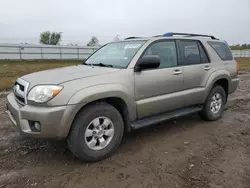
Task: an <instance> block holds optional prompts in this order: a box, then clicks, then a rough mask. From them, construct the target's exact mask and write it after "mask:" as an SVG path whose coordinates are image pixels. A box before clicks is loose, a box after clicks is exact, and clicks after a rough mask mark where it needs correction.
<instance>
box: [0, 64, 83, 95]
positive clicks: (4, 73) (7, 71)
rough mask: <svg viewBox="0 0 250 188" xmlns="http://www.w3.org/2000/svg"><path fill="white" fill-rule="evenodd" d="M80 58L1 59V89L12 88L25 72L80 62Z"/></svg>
mask: <svg viewBox="0 0 250 188" xmlns="http://www.w3.org/2000/svg"><path fill="white" fill-rule="evenodd" d="M81 62H82V61H79V60H72V61H66V60H46V61H42V60H40V61H0V91H3V90H8V89H10V88H11V87H12V86H13V84H14V82H15V80H16V79H17V78H18V77H20V76H23V75H25V74H29V73H32V72H37V71H41V70H46V69H52V68H57V67H66V66H72V65H76V64H80V63H81Z"/></svg>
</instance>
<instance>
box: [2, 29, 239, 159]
mask: <svg viewBox="0 0 250 188" xmlns="http://www.w3.org/2000/svg"><path fill="white" fill-rule="evenodd" d="M237 73H238V66H237V63H236V61H235V60H234V58H233V56H232V53H231V51H230V48H229V47H228V45H227V43H226V42H225V41H222V40H218V39H216V38H215V37H213V36H208V35H198V34H187V33H166V34H164V35H160V36H155V37H150V38H140V37H129V38H127V39H125V40H123V41H120V42H114V43H109V44H106V45H104V46H102V47H101V48H100V49H99V50H97V51H96V52H95V53H94V54H92V55H91V56H90V57H89V58H88V59H87V60H86V61H85V62H84V63H83V64H82V65H77V66H71V67H65V68H58V69H52V70H47V71H41V72H37V73H32V74H28V75H25V76H23V77H21V78H18V79H17V80H16V83H15V86H14V91H13V92H12V93H11V94H9V95H8V96H7V113H8V114H9V117H10V119H11V121H12V123H13V124H14V125H15V126H16V127H17V128H18V129H19V131H20V133H21V134H22V135H25V136H29V137H33V138H52V139H67V140H68V146H69V148H70V150H71V151H72V152H73V153H74V154H75V155H76V156H77V157H78V158H80V159H81V160H84V161H97V160H101V159H104V158H105V157H107V156H108V155H110V154H111V153H112V152H114V150H115V149H116V148H117V147H118V145H119V144H120V142H121V140H122V137H123V134H124V132H127V131H131V130H134V129H139V128H143V127H146V126H149V125H153V124H157V123H159V122H162V121H165V120H169V119H171V118H176V117H179V116H183V115H187V114H190V113H194V112H199V114H200V116H201V118H202V119H204V120H209V121H214V120H217V119H219V118H220V116H221V114H222V112H223V108H224V106H225V104H226V102H227V98H228V95H229V94H231V93H233V92H234V91H235V90H236V88H237V86H238V83H239V79H238V78H237Z"/></svg>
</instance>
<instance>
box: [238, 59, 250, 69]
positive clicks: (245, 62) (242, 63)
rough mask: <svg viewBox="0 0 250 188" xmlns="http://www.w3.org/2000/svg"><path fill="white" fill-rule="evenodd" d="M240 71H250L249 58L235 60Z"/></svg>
mask: <svg viewBox="0 0 250 188" xmlns="http://www.w3.org/2000/svg"><path fill="white" fill-rule="evenodd" d="M236 61H237V62H238V64H239V70H240V71H250V58H236Z"/></svg>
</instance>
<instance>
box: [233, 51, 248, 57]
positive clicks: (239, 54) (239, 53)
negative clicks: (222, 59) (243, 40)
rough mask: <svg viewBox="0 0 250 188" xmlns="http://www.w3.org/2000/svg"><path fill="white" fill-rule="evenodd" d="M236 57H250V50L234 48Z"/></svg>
mask: <svg viewBox="0 0 250 188" xmlns="http://www.w3.org/2000/svg"><path fill="white" fill-rule="evenodd" d="M232 52H233V55H234V57H250V50H232Z"/></svg>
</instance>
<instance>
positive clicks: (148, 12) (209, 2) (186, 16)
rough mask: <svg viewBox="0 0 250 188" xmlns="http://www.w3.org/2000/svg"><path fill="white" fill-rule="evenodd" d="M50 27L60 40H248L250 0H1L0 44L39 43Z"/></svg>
mask: <svg viewBox="0 0 250 188" xmlns="http://www.w3.org/2000/svg"><path fill="white" fill-rule="evenodd" d="M47 30H49V31H58V32H63V40H62V42H61V43H62V44H68V43H77V44H79V45H85V44H86V43H87V42H88V40H89V39H90V37H91V36H97V37H98V38H99V40H100V42H101V43H102V44H104V43H106V42H109V41H111V40H112V39H113V38H114V37H115V36H116V35H120V37H121V38H123V37H127V36H152V35H157V34H162V33H165V32H168V31H174V32H193V33H204V34H212V35H215V36H216V37H218V38H221V39H224V40H227V41H228V43H230V44H237V43H250V0H0V42H1V43H2V42H11V43H20V42H28V43H38V41H39V34H40V32H41V31H47Z"/></svg>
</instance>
